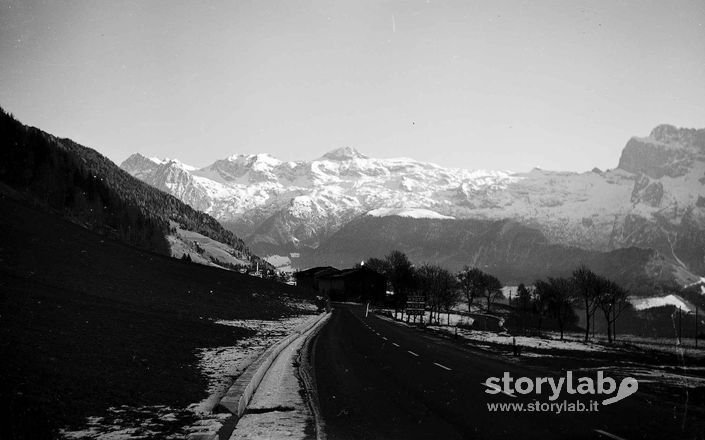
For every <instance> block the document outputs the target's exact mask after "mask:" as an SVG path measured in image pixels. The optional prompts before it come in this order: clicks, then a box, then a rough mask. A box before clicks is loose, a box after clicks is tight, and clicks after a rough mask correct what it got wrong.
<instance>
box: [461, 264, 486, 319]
mask: <svg viewBox="0 0 705 440" xmlns="http://www.w3.org/2000/svg"><path fill="white" fill-rule="evenodd" d="M457 278H458V285H459V286H460V289H461V290H462V292H463V294H464V295H465V300H466V301H467V303H468V312H469V311H470V307H471V306H472V303H473V302H475V298H477V297H478V296H480V295H484V293H485V292H484V291H485V287H484V282H485V273H484V272H483V271H481V270H480V269H478V268H476V267H473V268H472V269H471V268H470V267H468V266H465V267H463V270H461V271H460V272H458V274H457Z"/></svg>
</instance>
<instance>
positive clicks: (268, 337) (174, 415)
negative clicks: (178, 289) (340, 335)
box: [60, 300, 316, 440]
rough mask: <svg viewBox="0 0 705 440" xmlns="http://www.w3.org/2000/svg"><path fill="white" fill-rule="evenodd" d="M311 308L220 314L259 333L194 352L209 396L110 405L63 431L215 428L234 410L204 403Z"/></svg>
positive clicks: (81, 435)
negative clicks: (183, 402)
mask: <svg viewBox="0 0 705 440" xmlns="http://www.w3.org/2000/svg"><path fill="white" fill-rule="evenodd" d="M287 303H288V304H289V305H291V306H294V307H295V308H298V309H299V310H300V311H301V312H302V313H309V312H313V311H315V309H316V308H315V306H313V305H311V304H308V303H303V302H300V301H295V300H288V302H287ZM311 316H312V315H310V314H307V315H300V316H294V317H290V318H285V319H281V320H272V321H269V320H259V319H248V320H243V319H241V320H218V321H215V323H216V324H220V325H227V326H234V327H241V328H247V329H250V330H254V331H256V332H257V333H256V334H255V335H254V336H253V337H251V338H246V339H240V340H238V341H236V342H235V345H233V346H228V347H210V348H202V349H200V350H198V351H197V353H196V357H197V362H198V366H199V368H200V370H201V371H202V373H203V375H204V376H205V377H206V378H207V379H208V388H207V390H206V391H207V392H208V394H209V397H208V398H206V399H205V400H203V401H201V402H198V403H194V404H191V405H189V406H188V407H187V408H172V407H169V406H165V405H154V406H142V407H131V406H127V405H123V406H120V407H117V408H109V409H108V411H107V415H105V416H103V417H88V418H87V419H86V424H85V426H84V427H82V429H78V430H69V429H63V430H61V431H60V434H61V436H62V438H65V439H100V440H134V439H144V438H164V439H183V438H186V437H187V436H188V435H189V434H190V433H205V432H217V431H218V430H219V429H220V427H221V426H222V425H223V423H224V421H225V419H227V418H228V417H230V414H213V413H211V412H210V411H208V410H207V409H206V408H207V406H208V405H209V403H211V402H212V400H213V399H214V398H218V395H219V394H220V395H222V393H225V391H227V389H228V387H229V386H230V385H231V384H232V383H233V382H234V381H235V379H236V378H237V377H238V376H239V375H240V374H242V372H243V371H245V369H246V368H247V367H248V366H249V365H250V364H251V363H252V362H254V361H255V360H256V359H257V357H258V356H260V355H261V354H262V353H264V351H265V350H266V349H267V348H269V347H270V346H271V345H273V344H275V343H276V342H277V341H279V340H281V339H282V338H284V337H286V336H287V335H289V334H290V333H292V332H293V330H294V329H295V328H296V327H298V326H300V325H302V324H303V323H305V322H306V321H307V320H309V319H311ZM214 396H215V397H214Z"/></svg>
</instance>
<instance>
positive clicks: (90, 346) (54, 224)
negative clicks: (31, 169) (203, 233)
mask: <svg viewBox="0 0 705 440" xmlns="http://www.w3.org/2000/svg"><path fill="white" fill-rule="evenodd" d="M0 212H2V215H1V216H0V359H2V361H1V362H0V396H2V398H1V399H0V423H2V425H0V426H2V432H0V436H2V437H3V438H7V437H6V435H9V438H50V437H52V436H53V435H54V433H55V430H56V429H57V428H59V427H62V426H64V425H66V424H76V423H80V422H82V421H83V419H84V418H85V417H86V416H90V415H101V413H102V412H103V411H104V410H105V409H106V408H108V407H110V406H117V405H122V404H127V405H157V404H165V405H170V406H175V407H179V406H185V405H187V404H189V403H192V402H196V401H198V400H200V399H202V398H203V397H205V396H204V395H203V393H204V389H205V385H206V383H205V380H204V378H203V377H202V376H201V374H200V373H199V371H198V369H197V367H196V365H195V361H196V358H195V356H194V350H195V349H196V348H199V347H210V346H219V345H232V344H233V342H234V341H235V340H237V339H238V338H242V337H247V336H248V332H247V331H245V330H238V329H234V328H231V327H224V326H219V325H215V324H212V323H211V322H210V319H217V318H223V319H233V318H253V317H257V318H276V317H279V316H284V315H289V314H291V313H292V311H291V310H290V309H289V308H287V307H286V306H284V305H283V304H282V303H281V302H280V301H279V300H278V298H277V297H279V296H281V295H282V294H286V295H290V296H301V295H306V292H302V291H300V290H297V289H295V288H292V287H289V286H285V285H282V284H276V283H273V282H268V281H264V280H260V279H256V278H252V277H247V276H244V275H240V274H237V273H233V272H228V271H224V270H219V269H215V268H210V267H205V266H200V265H197V264H189V263H185V262H181V261H179V260H175V259H170V258H168V257H164V256H160V255H156V254H152V253H149V252H145V251H141V250H138V249H136V248H133V247H129V246H126V245H124V244H121V243H118V242H115V241H112V240H107V239H105V238H104V237H101V236H99V235H96V234H94V233H92V232H89V231H87V230H85V229H83V228H81V227H79V226H76V225H74V224H72V223H69V222H67V221H64V220H62V219H61V218H59V217H58V216H55V215H53V214H47V213H46V212H43V211H39V210H37V209H36V208H32V207H29V206H28V205H27V204H25V203H24V202H20V201H18V200H15V197H14V196H13V197H8V196H7V195H4V194H3V192H0ZM252 293H257V295H251V294H252Z"/></svg>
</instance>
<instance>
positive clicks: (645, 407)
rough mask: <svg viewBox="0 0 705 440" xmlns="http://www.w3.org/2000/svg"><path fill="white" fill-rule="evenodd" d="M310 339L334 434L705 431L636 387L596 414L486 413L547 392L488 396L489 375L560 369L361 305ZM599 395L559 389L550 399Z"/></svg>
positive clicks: (676, 434)
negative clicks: (450, 337) (485, 348)
mask: <svg viewBox="0 0 705 440" xmlns="http://www.w3.org/2000/svg"><path fill="white" fill-rule="evenodd" d="M316 338H317V339H316V341H315V343H314V344H312V346H313V354H314V358H313V363H314V372H315V376H316V383H317V390H318V395H319V402H320V406H321V413H322V417H323V420H324V423H325V427H326V428H325V431H326V434H327V436H328V438H329V439H330V440H338V439H429V438H434V439H461V438H478V439H483V438H492V439H501V438H513V439H516V438H521V439H530V438H537V439H553V438H556V439H564V438H571V439H581V438H591V439H599V438H603V439H604V438H612V439H616V440H618V439H626V440H631V439H636V438H640V439H641V438H654V439H666V438H702V436H703V427H702V424H700V423H697V424H696V425H698V426H693V424H692V423H687V424H684V426H683V424H682V417H681V414H682V409H681V408H678V409H676V408H674V407H672V406H669V407H663V406H659V404H658V398H656V399H655V398H654V396H652V395H649V394H647V393H642V392H641V391H637V393H636V394H634V395H632V396H629V397H627V398H626V399H624V400H622V401H620V402H617V403H614V404H612V405H610V406H602V405H601V404H599V405H598V406H599V408H598V409H599V411H598V412H563V413H561V414H555V413H553V412H517V411H506V412H500V411H497V412H490V410H489V409H488V407H487V404H488V403H494V402H500V403H501V402H506V403H521V402H523V403H524V405H528V404H529V403H532V402H535V401H536V400H539V401H541V402H549V399H548V396H549V395H550V393H543V395H541V396H539V395H537V394H535V393H530V394H527V395H521V394H516V395H514V396H509V395H505V394H496V395H490V394H487V393H485V389H486V387H485V385H484V383H485V381H486V380H487V378H488V377H493V376H495V377H502V375H503V374H504V372H505V371H507V372H509V373H510V374H511V375H512V377H513V378H514V379H517V378H520V377H523V376H525V377H528V378H531V379H534V378H536V377H556V378H559V377H565V372H562V371H560V368H559V367H556V370H555V371H546V370H543V369H538V368H535V367H527V366H523V365H521V363H520V361H516V360H514V359H511V358H505V357H502V356H501V355H496V354H490V353H487V352H485V351H482V350H477V349H472V348H468V347H464V346H461V345H460V344H458V343H455V342H454V341H451V340H447V339H444V338H440V337H436V336H431V335H428V334H427V333H424V332H423V331H421V330H418V329H415V328H410V327H407V326H404V325H399V324H396V323H393V322H390V321H389V320H387V319H382V318H379V317H377V316H375V315H374V314H373V313H370V314H369V316H368V317H365V308H364V306H356V305H343V304H336V305H335V309H334V310H333V314H332V316H331V319H330V320H329V322H328V323H327V325H326V326H325V327H324V328H323V329H322V330H321V331H320V333H319V334H318V336H317V337H316ZM575 375H576V376H582V374H580V373H579V372H576V373H575ZM585 375H586V376H589V377H592V378H593V379H594V378H595V376H594V374H587V373H586V374H585ZM615 379H616V380H617V384H619V379H620V378H617V377H615ZM576 381H577V379H576ZM604 398H605V396H603V395H596V396H591V395H578V394H574V395H569V394H567V393H566V392H565V391H563V392H562V393H561V396H560V397H559V398H558V400H556V402H559V403H560V402H563V400H568V402H575V401H576V400H580V401H581V402H584V403H585V404H588V402H589V401H590V400H591V399H593V400H598V401H600V402H601V401H602V400H603V399H604ZM693 403H694V402H693Z"/></svg>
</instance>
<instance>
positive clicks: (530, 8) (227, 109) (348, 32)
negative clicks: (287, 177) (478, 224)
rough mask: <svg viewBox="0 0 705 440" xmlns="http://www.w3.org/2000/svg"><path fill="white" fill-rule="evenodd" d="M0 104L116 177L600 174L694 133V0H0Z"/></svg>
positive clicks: (702, 27) (697, 12)
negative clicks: (363, 158) (365, 164)
mask: <svg viewBox="0 0 705 440" xmlns="http://www.w3.org/2000/svg"><path fill="white" fill-rule="evenodd" d="M0 106H1V107H3V108H4V109H5V110H6V111H9V112H11V113H13V114H14V115H15V117H16V118H18V119H19V120H20V121H22V122H24V123H26V124H28V125H34V126H37V127H39V128H41V129H43V130H45V131H48V132H50V133H52V134H55V135H57V136H61V137H70V138H72V139H74V140H75V141H77V142H79V143H81V144H83V145H86V146H89V147H92V148H95V149H96V150H98V151H100V152H101V153H103V154H105V155H106V156H108V157H109V158H110V159H112V160H113V161H115V162H116V163H120V162H122V161H123V160H124V159H126V158H127V157H128V156H129V155H130V154H132V153H134V152H140V153H142V154H144V155H147V156H158V157H169V158H178V159H180V160H181V161H183V162H185V163H188V164H191V165H194V166H199V167H200V166H206V165H208V164H210V163H212V162H214V161H215V160H217V159H222V158H224V157H227V156H230V155H232V154H253V153H269V154H272V155H273V156H275V157H278V158H280V159H282V160H310V159H314V158H317V157H320V156H321V155H323V154H324V153H325V152H327V151H329V150H332V149H335V148H339V147H344V146H350V147H354V148H356V149H357V150H359V151H360V152H362V153H363V154H366V155H368V156H373V157H380V158H385V157H401V156H403V157H412V158H414V159H417V160H422V161H429V162H434V163H437V164H440V165H443V166H447V167H454V168H467V169H504V170H514V171H526V170H529V169H531V168H533V167H535V166H539V167H541V168H544V169H554V170H571V171H586V170H590V169H592V168H593V167H599V168H602V169H608V168H614V167H616V166H617V163H618V160H619V156H620V153H621V150H622V148H623V147H624V145H625V144H626V142H627V141H628V140H629V138H630V137H632V136H647V135H648V134H649V132H650V131H651V130H652V129H653V128H654V127H655V126H656V125H658V124H661V123H670V124H673V125H676V126H681V127H692V128H704V127H705V2H703V1H702V0H695V1H680V0H675V1H662V0H658V1H649V0H628V1H618V0H610V1H595V0H590V1H577V0H576V1H573V0H556V1H482V2H476V1H470V0H462V1H453V0H449V1H439V0H421V1H416V0H404V1H401V0H378V1H368V0H355V1H318V0H310V1H303V2H300V1H296V0H285V1H268V0H252V1H250V0H238V1H210V2H200V1H199V2H197V1H193V2H190V1H189V2H186V1H129V0H127V1H120V2H114V1H102V0H91V1H77V0H76V1H73V0H72V1H52V0H49V1H38V0H20V1H9V0H0Z"/></svg>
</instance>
